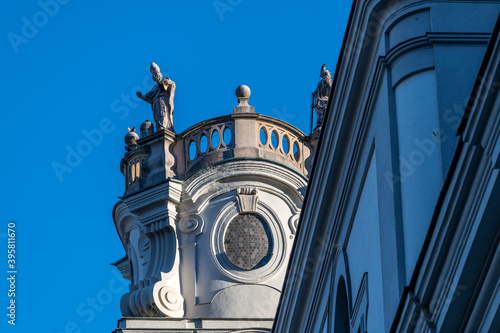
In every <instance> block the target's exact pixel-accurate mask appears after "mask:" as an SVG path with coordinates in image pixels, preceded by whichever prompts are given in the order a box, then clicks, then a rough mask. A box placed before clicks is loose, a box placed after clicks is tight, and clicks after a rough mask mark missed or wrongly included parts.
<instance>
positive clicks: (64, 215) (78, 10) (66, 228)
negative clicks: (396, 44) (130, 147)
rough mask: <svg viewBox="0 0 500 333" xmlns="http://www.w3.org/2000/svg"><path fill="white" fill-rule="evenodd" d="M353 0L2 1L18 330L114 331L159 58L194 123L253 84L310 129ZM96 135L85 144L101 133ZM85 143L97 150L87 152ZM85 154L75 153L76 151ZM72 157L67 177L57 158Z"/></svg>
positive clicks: (5, 182) (256, 92) (185, 123)
mask: <svg viewBox="0 0 500 333" xmlns="http://www.w3.org/2000/svg"><path fill="white" fill-rule="evenodd" d="M350 6H351V1H326V0H321V1H320V0H309V1H307V2H305V1H281V0H280V1H262V0H220V1H219V0H216V1H213V0H199V1H166V0H164V1H141V2H139V1H81V0H64V1H63V0H59V1H56V0H41V1H9V2H4V3H2V9H1V10H0V37H1V38H0V48H1V52H0V56H1V61H0V68H1V72H0V73H1V74H2V75H1V77H2V79H1V80H0V94H1V95H0V96H1V98H0V103H1V104H0V109H1V116H2V124H3V137H4V144H3V145H2V151H3V161H2V163H1V165H2V167H1V171H2V172H1V174H2V177H1V183H0V184H1V186H2V189H3V195H2V198H3V200H2V203H3V205H2V216H1V220H0V222H1V223H0V267H2V272H3V274H4V276H5V277H7V276H8V275H7V225H8V223H9V222H10V221H15V223H16V228H15V229H16V265H17V267H16V268H17V270H18V273H17V276H16V278H17V280H16V326H15V327H13V326H12V325H9V324H8V323H7V320H8V318H7V316H6V314H7V311H8V310H7V309H6V307H7V306H8V304H9V303H8V302H9V300H10V298H9V297H8V296H7V293H8V290H9V284H8V281H7V280H6V278H5V279H2V283H0V295H2V296H1V297H0V301H1V303H0V304H1V307H0V308H1V309H3V310H1V311H0V318H1V320H0V331H2V332H31V331H32V329H33V328H34V327H36V328H35V329H36V331H37V332H48V333H61V332H111V331H112V330H113V329H114V328H115V327H116V322H117V320H118V319H119V318H120V317H121V314H120V309H119V300H120V297H121V295H122V294H123V293H125V292H126V291H127V290H128V287H126V286H125V284H126V283H127V282H128V281H126V280H123V279H120V278H119V275H118V274H117V270H116V268H114V267H113V266H110V263H111V262H114V261H116V260H118V259H120V258H121V257H123V255H124V254H125V252H124V250H123V248H122V245H121V242H120V240H119V238H118V235H117V234H116V231H115V228H114V225H113V220H112V216H111V211H112V208H113V205H114V203H115V202H116V201H117V196H120V195H122V194H123V190H124V185H123V176H122V174H121V173H120V170H119V165H120V159H121V158H122V156H123V154H124V152H125V151H124V143H123V137H124V135H125V134H126V133H127V127H134V126H136V127H137V128H138V127H139V125H140V124H141V123H142V122H143V121H144V120H145V119H149V120H153V119H152V118H153V117H152V114H151V109H150V107H149V105H148V104H147V103H145V102H142V101H140V100H138V98H137V97H136V96H135V91H136V90H137V88H141V90H142V92H143V93H145V92H147V91H149V88H150V87H151V86H152V85H153V81H152V80H151V75H150V73H149V65H150V63H151V62H152V61H155V62H156V63H157V64H158V65H159V66H160V68H161V69H162V72H163V74H164V75H166V76H169V77H170V78H171V79H172V80H174V81H175V82H176V86H177V90H176V95H175V101H174V102H175V113H174V125H175V129H176V130H177V132H179V133H180V132H181V131H183V130H185V129H186V128H188V127H190V126H192V125H194V124H195V123H197V122H200V121H203V120H206V119H209V118H212V117H216V116H222V115H226V114H229V113H231V112H232V108H233V107H234V106H235V105H236V104H237V101H236V97H235V95H234V90H235V88H236V87H237V86H238V85H239V84H246V85H248V86H249V87H250V88H251V90H252V96H251V97H250V104H251V105H252V106H255V108H256V112H258V113H261V114H265V115H269V116H273V117H277V118H280V119H283V120H285V121H288V122H290V123H291V124H292V125H295V126H297V127H298V128H300V129H301V130H303V131H304V132H307V131H308V129H309V110H310V109H309V105H310V98H311V92H312V91H314V89H315V88H316V85H317V82H318V80H319V71H320V68H321V65H322V64H323V63H326V65H327V68H328V69H329V70H330V71H331V72H332V73H333V72H334V69H335V65H336V61H337V58H338V54H339V50H340V45H341V42H342V38H343V34H344V31H345V25H346V22H347V18H348V15H349V10H350ZM96 130H99V131H100V133H101V134H102V135H96V136H94V141H93V142H92V143H91V145H90V146H89V145H87V146H85V144H84V143H83V142H84V141H87V142H88V141H89V140H88V139H87V138H86V135H88V133H96ZM84 146H85V147H84ZM78 148H80V149H85V148H86V151H85V154H86V156H81V158H80V159H76V160H75V159H73V160H70V163H68V160H67V158H68V152H69V151H72V150H77V149H78ZM55 165H57V166H59V167H60V166H61V165H64V166H66V167H65V168H63V171H61V170H59V172H55V170H54V166H55Z"/></svg>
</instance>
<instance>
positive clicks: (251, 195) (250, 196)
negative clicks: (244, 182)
mask: <svg viewBox="0 0 500 333" xmlns="http://www.w3.org/2000/svg"><path fill="white" fill-rule="evenodd" d="M258 192H259V190H257V189H256V188H251V187H243V188H239V189H238V190H236V201H237V202H238V206H239V208H240V213H241V214H244V213H255V212H256V211H257V200H258V199H259V197H258V196H257V193H258Z"/></svg>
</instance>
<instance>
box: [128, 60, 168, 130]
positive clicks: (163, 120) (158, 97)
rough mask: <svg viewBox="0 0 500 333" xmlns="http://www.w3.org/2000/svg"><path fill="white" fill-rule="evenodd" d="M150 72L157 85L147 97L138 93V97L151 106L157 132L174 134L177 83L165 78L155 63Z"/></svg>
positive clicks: (152, 64)
mask: <svg viewBox="0 0 500 333" xmlns="http://www.w3.org/2000/svg"><path fill="white" fill-rule="evenodd" d="M150 71H151V74H153V80H154V81H155V82H156V85H155V86H154V87H153V89H151V91H150V92H148V93H147V94H146V95H143V94H142V93H141V92H140V91H138V92H137V97H139V98H140V99H142V100H144V101H146V102H148V103H150V104H151V109H153V117H154V120H155V123H156V130H157V131H160V130H163V129H167V130H169V131H172V132H173V131H174V121H173V114H174V95H175V82H174V81H172V80H170V79H169V78H168V77H165V78H163V75H162V74H161V72H160V67H158V65H157V64H155V63H154V62H153V63H151V67H150Z"/></svg>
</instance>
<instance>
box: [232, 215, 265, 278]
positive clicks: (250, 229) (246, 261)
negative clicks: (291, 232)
mask: <svg viewBox="0 0 500 333" xmlns="http://www.w3.org/2000/svg"><path fill="white" fill-rule="evenodd" d="M224 251H225V253H226V256H227V258H228V259H229V261H230V262H231V263H232V264H233V265H234V266H236V267H238V268H240V269H244V270H251V269H256V268H260V267H263V266H264V265H266V264H267V263H268V262H269V260H270V259H271V257H272V254H273V243H272V233H271V230H270V228H269V225H268V224H267V223H266V222H265V221H264V220H263V219H262V218H261V217H259V216H258V215H254V214H240V215H237V216H236V217H235V218H234V219H233V220H232V221H231V222H230V223H229V225H228V226H227V229H226V232H225V234H224Z"/></svg>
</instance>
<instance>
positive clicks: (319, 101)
mask: <svg viewBox="0 0 500 333" xmlns="http://www.w3.org/2000/svg"><path fill="white" fill-rule="evenodd" d="M319 76H320V77H321V79H322V80H321V81H319V83H318V87H317V88H316V91H315V92H313V94H312V95H313V102H312V107H313V108H314V109H315V110H316V118H317V121H316V127H315V128H314V130H313V132H316V131H319V130H320V129H321V124H322V123H323V118H324V116H325V112H326V106H327V105H328V98H329V97H330V91H331V90H332V75H331V73H330V72H329V71H328V70H327V69H326V66H325V65H324V64H323V66H322V67H321V73H320V75H319ZM311 112H312V110H311ZM311 117H312V116H311Z"/></svg>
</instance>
